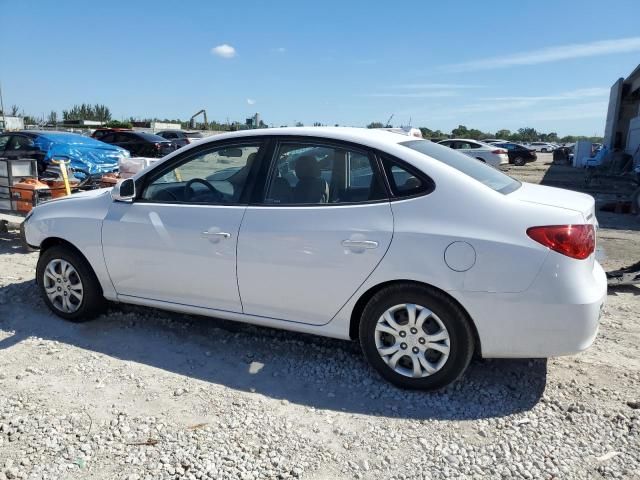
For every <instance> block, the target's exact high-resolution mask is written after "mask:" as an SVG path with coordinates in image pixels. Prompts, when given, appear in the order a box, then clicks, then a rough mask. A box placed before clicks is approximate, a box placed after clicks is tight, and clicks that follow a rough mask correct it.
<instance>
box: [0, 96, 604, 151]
mask: <svg viewBox="0 0 640 480" xmlns="http://www.w3.org/2000/svg"><path fill="white" fill-rule="evenodd" d="M19 111H20V107H18V105H11V106H10V107H9V109H8V110H7V111H6V112H5V113H6V114H8V115H12V116H15V115H18V112H19ZM0 113H1V112H0ZM22 116H23V117H24V121H25V124H27V125H34V124H35V125H43V124H49V125H57V124H58V113H57V112H56V111H51V112H50V113H49V115H48V116H47V117H33V116H30V115H25V114H24V112H23V113H22ZM62 119H63V120H96V121H99V122H103V123H105V124H106V125H107V126H111V127H121V128H127V127H129V128H130V127H131V125H132V124H134V123H135V122H163V123H176V124H180V127H181V128H183V129H189V128H191V126H190V124H189V121H188V120H181V119H179V118H174V119H169V118H163V119H160V118H157V117H156V118H135V117H129V119H128V120H122V121H120V120H113V119H112V115H111V110H110V109H109V107H107V106H106V105H102V104H95V105H91V104H89V103H81V104H76V105H74V106H73V107H71V108H70V109H69V110H63V111H62ZM313 125H314V126H322V125H323V124H322V123H320V122H314V123H313ZM195 126H196V129H197V130H215V131H224V132H227V131H236V130H246V129H248V128H251V127H250V126H248V125H246V124H245V123H241V122H235V121H234V122H229V121H228V120H227V122H225V123H221V122H217V121H215V120H213V121H211V122H209V123H208V124H205V123H204V122H197V123H196V125H195ZM281 126H283V127H285V126H286V125H281ZM295 126H297V127H302V126H304V124H303V123H302V122H295ZM335 126H336V127H337V126H338V124H336V125H335ZM266 127H267V125H266V124H265V123H264V122H263V121H262V120H261V121H260V128H266ZM391 127H392V125H385V124H383V123H382V122H371V123H369V124H368V125H367V128H391ZM420 131H421V132H422V136H423V137H424V138H430V139H434V140H435V139H444V138H470V139H474V140H482V139H484V138H499V139H504V140H509V141H512V142H533V141H542V142H558V143H569V142H575V141H576V140H581V139H586V140H590V141H592V142H601V141H602V137H597V136H594V137H588V136H580V135H578V136H577V135H566V136H564V137H559V136H558V134H557V133H556V132H549V133H545V132H538V131H537V130H536V129H535V128H532V127H523V128H519V129H518V130H516V131H513V132H512V131H511V130H507V129H501V130H498V131H496V132H485V131H482V130H478V129H476V128H467V127H466V126H465V125H458V126H457V127H456V128H454V129H453V130H451V132H450V133H446V132H443V131H441V130H431V129H430V128H427V127H420Z"/></svg>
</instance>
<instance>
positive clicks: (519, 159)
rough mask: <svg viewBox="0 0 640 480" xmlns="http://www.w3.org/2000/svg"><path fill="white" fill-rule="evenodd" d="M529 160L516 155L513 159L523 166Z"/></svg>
mask: <svg viewBox="0 0 640 480" xmlns="http://www.w3.org/2000/svg"><path fill="white" fill-rule="evenodd" d="M526 163H527V161H526V160H525V159H524V158H522V157H516V158H514V159H513V164H514V165H516V166H518V167H522V166H524V165H526Z"/></svg>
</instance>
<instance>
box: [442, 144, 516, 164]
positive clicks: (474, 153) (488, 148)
mask: <svg viewBox="0 0 640 480" xmlns="http://www.w3.org/2000/svg"><path fill="white" fill-rule="evenodd" d="M438 143H439V144H440V145H444V146H445V147H449V148H453V149H454V150H459V151H460V152H462V153H466V154H467V155H469V156H471V157H473V158H477V159H478V160H480V161H481V162H485V163H487V164H489V165H491V166H492V167H499V166H500V165H504V164H508V163H509V155H508V152H507V151H506V150H505V149H504V148H500V147H496V146H495V145H491V144H490V143H484V142H481V141H479V140H469V139H467V138H450V139H447V140H442V141H440V142H438Z"/></svg>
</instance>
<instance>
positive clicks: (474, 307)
mask: <svg viewBox="0 0 640 480" xmlns="http://www.w3.org/2000/svg"><path fill="white" fill-rule="evenodd" d="M587 276H588V277H589V278H581V279H579V280H578V281H576V282H575V284H574V285H573V286H572V287H571V292H568V293H567V292H566V291H565V292H562V290H563V289H562V288H558V286H554V285H553V281H549V280H548V279H547V281H546V282H545V281H543V279H541V278H540V277H539V278H538V280H537V281H536V282H534V285H532V287H531V288H529V289H528V290H527V291H525V292H522V293H515V294H514V293H508V294H507V293H486V292H484V293H481V292H465V293H460V295H457V294H455V293H454V296H455V297H456V298H458V300H459V301H460V303H461V304H462V305H463V306H464V307H465V308H466V309H467V311H468V312H469V315H470V316H471V318H472V319H473V320H474V322H475V325H476V328H477V330H478V335H479V337H480V344H481V350H482V356H483V357H485V358H543V357H554V356H560V355H571V354H574V353H578V352H581V351H583V350H585V349H586V348H588V347H589V346H590V345H591V344H592V343H593V341H594V339H595V337H596V335H597V332H598V326H599V320H600V314H601V310H602V306H603V305H604V303H605V300H606V295H607V278H606V275H605V273H604V271H603V270H602V267H601V266H600V264H598V262H594V265H593V270H592V272H590V274H587ZM543 278H546V277H543ZM554 290H555V291H554ZM452 293H453V292H452Z"/></svg>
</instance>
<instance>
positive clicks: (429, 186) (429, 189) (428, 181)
mask: <svg viewBox="0 0 640 480" xmlns="http://www.w3.org/2000/svg"><path fill="white" fill-rule="evenodd" d="M376 157H377V160H378V163H379V164H380V169H381V170H382V173H383V176H384V183H385V187H386V188H387V191H388V195H389V199H390V201H391V202H397V201H399V200H409V199H412V198H418V197H424V196H426V195H430V194H431V193H433V192H434V191H435V189H436V183H435V182H434V181H433V179H432V178H431V177H430V176H429V175H427V174H426V173H424V172H422V171H421V170H419V169H418V168H416V167H414V166H413V165H410V164H409V163H407V162H405V161H404V160H400V159H399V158H398V157H395V156H393V155H391V154H389V153H386V152H382V151H376ZM385 159H387V160H388V161H390V162H391V163H394V164H396V165H397V166H398V167H400V168H402V169H404V170H406V171H407V172H408V173H410V174H412V175H413V176H414V177H416V178H418V179H420V180H422V181H423V182H424V183H425V185H426V187H425V188H424V190H422V191H420V192H418V193H414V194H410V195H398V194H396V193H394V191H393V188H392V186H391V179H389V176H388V174H387V169H386V168H385V166H384V161H385Z"/></svg>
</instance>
